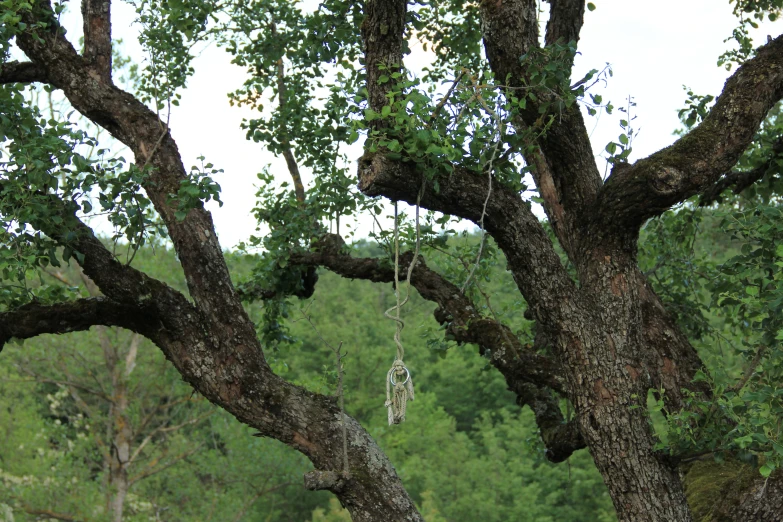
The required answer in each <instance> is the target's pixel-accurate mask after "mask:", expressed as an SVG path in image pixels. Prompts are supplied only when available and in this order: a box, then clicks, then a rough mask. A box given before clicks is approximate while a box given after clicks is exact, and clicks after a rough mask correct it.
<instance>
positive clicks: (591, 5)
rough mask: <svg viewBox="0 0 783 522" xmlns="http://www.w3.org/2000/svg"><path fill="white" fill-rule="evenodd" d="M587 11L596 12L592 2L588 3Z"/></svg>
mask: <svg viewBox="0 0 783 522" xmlns="http://www.w3.org/2000/svg"><path fill="white" fill-rule="evenodd" d="M587 10H588V11H595V4H594V3H592V2H587Z"/></svg>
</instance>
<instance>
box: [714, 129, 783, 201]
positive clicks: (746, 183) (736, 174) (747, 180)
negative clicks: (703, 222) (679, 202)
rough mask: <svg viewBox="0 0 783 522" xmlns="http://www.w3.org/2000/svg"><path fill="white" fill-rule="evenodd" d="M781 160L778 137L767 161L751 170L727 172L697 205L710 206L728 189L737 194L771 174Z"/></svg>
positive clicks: (781, 144)
mask: <svg viewBox="0 0 783 522" xmlns="http://www.w3.org/2000/svg"><path fill="white" fill-rule="evenodd" d="M781 158H783V136H781V137H779V138H778V139H777V140H776V141H775V143H773V144H772V147H771V154H770V157H769V159H768V160H767V161H765V162H764V163H762V164H761V165H759V166H758V167H756V168H754V169H751V170H743V171H740V170H734V171H731V172H729V173H728V174H726V175H725V176H723V177H722V178H720V179H719V180H718V182H717V183H715V184H714V185H713V186H712V187H710V188H708V189H707V190H705V191H704V192H703V193H702V195H701V198H699V205H701V206H707V205H711V204H712V203H714V202H715V201H717V200H718V198H719V197H720V195H721V194H722V193H723V192H724V191H725V190H728V189H731V191H732V192H734V193H735V194H739V193H740V192H742V191H743V190H745V189H746V188H748V187H750V186H751V185H753V184H754V183H756V182H757V181H761V180H762V179H763V178H764V176H765V175H766V174H767V173H768V172H772V171H773V170H775V169H776V168H778V169H779V167H778V163H777V162H778V161H780V160H781Z"/></svg>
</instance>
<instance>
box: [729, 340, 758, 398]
mask: <svg viewBox="0 0 783 522" xmlns="http://www.w3.org/2000/svg"><path fill="white" fill-rule="evenodd" d="M766 350H767V347H766V346H764V345H761V346H759V348H758V350H757V351H756V355H755V356H753V360H751V361H750V365H748V367H747V368H746V369H745V373H744V374H743V375H742V378H741V379H740V380H739V382H738V383H737V384H735V385H734V386H732V387H731V388H729V390H728V391H733V392H739V391H740V390H742V388H744V387H745V385H746V384H748V381H749V380H750V378H751V377H752V376H753V373H754V372H755V371H756V368H758V365H759V364H760V363H761V358H762V357H763V356H764V352H765V351H766Z"/></svg>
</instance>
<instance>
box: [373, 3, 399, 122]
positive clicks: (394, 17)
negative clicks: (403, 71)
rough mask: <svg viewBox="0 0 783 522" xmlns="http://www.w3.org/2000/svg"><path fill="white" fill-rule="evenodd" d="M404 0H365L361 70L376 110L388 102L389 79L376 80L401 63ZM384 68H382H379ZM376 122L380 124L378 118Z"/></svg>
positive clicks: (390, 86) (391, 85) (390, 85)
mask: <svg viewBox="0 0 783 522" xmlns="http://www.w3.org/2000/svg"><path fill="white" fill-rule="evenodd" d="M407 8H408V2H407V1H406V0H367V1H366V2H365V15H364V21H363V22H362V40H363V41H364V57H365V62H364V63H365V70H366V74H367V91H368V93H369V99H368V101H369V104H370V107H371V108H372V109H374V110H377V111H378V112H380V110H381V108H382V107H383V106H384V105H386V104H387V103H388V100H387V99H386V93H387V92H389V90H390V89H392V87H393V84H392V82H386V83H384V84H380V83H378V79H379V78H380V77H381V75H383V74H390V73H391V72H393V71H395V70H399V68H400V66H401V65H402V42H403V34H404V31H405V13H406V11H407ZM384 67H386V68H388V69H387V70H383V68H384ZM378 124H380V125H382V123H381V122H380V121H378Z"/></svg>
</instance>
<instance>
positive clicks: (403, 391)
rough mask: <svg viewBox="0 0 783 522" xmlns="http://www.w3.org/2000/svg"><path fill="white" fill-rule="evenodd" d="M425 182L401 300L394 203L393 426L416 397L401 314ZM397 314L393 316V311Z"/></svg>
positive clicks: (389, 402)
mask: <svg viewBox="0 0 783 522" xmlns="http://www.w3.org/2000/svg"><path fill="white" fill-rule="evenodd" d="M424 187H425V184H424V183H422V185H421V189H420V190H419V194H418V196H417V197H416V248H415V249H414V251H413V259H411V263H410V265H409V266H408V277H407V285H406V289H405V299H402V300H401V299H400V231H399V218H398V210H397V202H396V201H395V202H394V294H395V296H396V297H397V304H396V305H395V306H393V307H391V308H389V309H388V310H386V312H384V314H383V315H385V316H386V317H388V318H389V319H391V320H392V321H394V322H396V323H397V329H396V330H395V332H394V344H395V345H396V346H397V358H396V359H395V360H394V363H392V367H391V368H390V369H389V372H388V373H387V374H386V403H385V406H386V408H387V409H388V412H389V426H391V425H392V424H399V423H401V422H402V421H404V420H405V408H406V406H407V402H408V401H412V400H413V380H412V379H411V372H410V371H409V370H408V368H406V367H405V363H404V362H403V360H402V359H403V356H404V355H405V349H404V348H403V346H402V339H401V336H402V329H403V328H405V322H404V321H403V320H402V317H401V316H400V311H401V310H402V307H403V306H404V305H405V303H407V302H408V299H409V298H410V290H411V274H413V268H414V267H415V266H416V259H417V258H418V257H419V232H420V231H419V204H420V203H421V198H422V195H423V194H424ZM393 310H394V311H395V312H396V313H395V315H391V312H392V311H393Z"/></svg>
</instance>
